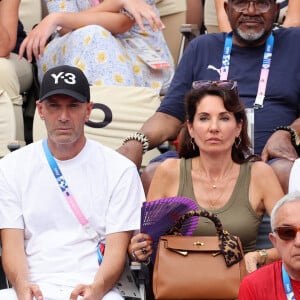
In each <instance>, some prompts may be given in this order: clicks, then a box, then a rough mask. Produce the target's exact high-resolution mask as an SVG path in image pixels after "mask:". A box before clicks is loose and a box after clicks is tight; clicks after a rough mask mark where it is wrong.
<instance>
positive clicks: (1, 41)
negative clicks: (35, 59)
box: [0, 0, 20, 57]
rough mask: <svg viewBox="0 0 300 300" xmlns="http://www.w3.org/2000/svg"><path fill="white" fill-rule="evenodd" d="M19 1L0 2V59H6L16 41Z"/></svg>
mask: <svg viewBox="0 0 300 300" xmlns="http://www.w3.org/2000/svg"><path fill="white" fill-rule="evenodd" d="M19 3H20V1H19V0H9V1H7V0H6V1H0V57H8V56H9V53H10V52H11V51H12V50H13V49H14V48H15V45H16V40H17V26H18V11H19Z"/></svg>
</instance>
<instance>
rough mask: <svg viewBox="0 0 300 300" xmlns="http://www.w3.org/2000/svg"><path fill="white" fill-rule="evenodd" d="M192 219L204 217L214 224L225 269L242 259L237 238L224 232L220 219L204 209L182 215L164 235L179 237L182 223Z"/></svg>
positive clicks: (241, 251)
mask: <svg viewBox="0 0 300 300" xmlns="http://www.w3.org/2000/svg"><path fill="white" fill-rule="evenodd" d="M192 217H204V218H207V219H210V220H211V221H212V222H213V223H214V224H215V227H216V230H217V235H218V238H219V241H220V243H219V247H220V251H221V253H222V255H223V257H224V260H225V263H226V265H227V267H230V266H232V265H234V264H236V263H238V262H240V261H241V260H242V259H243V256H244V255H243V250H242V249H241V246H240V241H239V238H238V237H236V236H234V235H232V234H230V233H229V232H228V231H227V230H224V229H223V225H222V223H221V221H220V219H219V218H218V217H217V216H216V215H215V214H214V213H211V212H208V211H207V210H204V209H203V210H190V211H188V212H187V213H185V214H184V215H182V216H181V217H180V218H179V219H178V221H177V222H176V224H175V225H174V226H172V227H171V228H170V229H169V230H168V231H167V232H166V235H180V229H181V227H182V225H183V223H184V221H186V220H187V219H189V218H192Z"/></svg>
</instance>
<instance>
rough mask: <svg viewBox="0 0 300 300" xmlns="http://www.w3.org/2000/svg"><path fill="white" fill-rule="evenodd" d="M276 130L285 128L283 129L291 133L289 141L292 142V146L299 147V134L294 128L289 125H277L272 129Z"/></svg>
mask: <svg viewBox="0 0 300 300" xmlns="http://www.w3.org/2000/svg"><path fill="white" fill-rule="evenodd" d="M278 130H285V131H288V132H289V133H290V135H291V142H292V144H293V146H294V147H295V148H297V147H299V145H300V139H299V136H298V134H297V132H296V130H295V129H293V128H291V127H289V126H277V127H276V128H275V129H274V132H275V131H278Z"/></svg>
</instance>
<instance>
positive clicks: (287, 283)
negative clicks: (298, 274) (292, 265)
mask: <svg viewBox="0 0 300 300" xmlns="http://www.w3.org/2000/svg"><path fill="white" fill-rule="evenodd" d="M281 273H282V283H283V286H284V290H285V294H286V299H288V300H296V298H295V295H294V292H293V287H292V284H291V280H290V276H289V275H288V273H287V271H286V270H285V268H284V266H283V264H282V266H281Z"/></svg>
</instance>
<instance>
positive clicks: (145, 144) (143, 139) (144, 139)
mask: <svg viewBox="0 0 300 300" xmlns="http://www.w3.org/2000/svg"><path fill="white" fill-rule="evenodd" d="M129 141H138V142H140V143H141V144H142V145H143V154H144V153H146V152H147V151H148V148H149V140H148V138H147V137H146V135H144V134H143V133H141V132H135V133H133V134H132V135H129V136H128V137H126V138H125V139H124V141H123V145H124V144H126V143H127V142H129Z"/></svg>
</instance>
